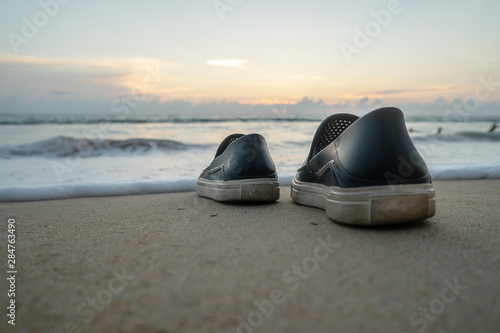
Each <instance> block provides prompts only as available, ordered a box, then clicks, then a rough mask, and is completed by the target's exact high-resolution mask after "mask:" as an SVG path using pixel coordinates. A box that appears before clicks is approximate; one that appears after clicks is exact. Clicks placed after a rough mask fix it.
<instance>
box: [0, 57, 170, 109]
mask: <svg viewBox="0 0 500 333" xmlns="http://www.w3.org/2000/svg"><path fill="white" fill-rule="evenodd" d="M174 67H177V65H176V64H173V63H169V62H166V61H164V60H162V59H157V58H97V59H73V58H69V59H59V58H45V57H33V56H23V55H16V56H12V55H5V54H0V77H2V79H3V80H2V81H0V98H1V97H8V96H12V95H21V96H29V98H34V99H36V98H43V97H47V96H59V97H61V96H63V95H66V96H67V95H68V92H77V93H78V94H79V95H80V96H82V97H87V98H89V99H91V98H98V97H109V96H116V95H117V94H125V93H130V92H131V91H133V90H134V89H137V88H138V87H139V88H140V87H141V84H142V83H143V82H144V78H145V77H146V76H148V75H156V77H160V76H161V81H162V83H163V84H160V85H158V86H157V87H155V88H154V89H153V88H151V89H148V91H144V92H143V94H145V95H155V96H156V95H161V94H162V93H164V92H165V91H170V90H171V89H172V85H173V83H172V82H171V80H170V81H169V80H167V79H166V78H167V77H168V72H167V71H168V70H169V69H171V68H174ZM167 81H168V82H167ZM150 86H151V85H150ZM177 88H178V87H177Z"/></svg>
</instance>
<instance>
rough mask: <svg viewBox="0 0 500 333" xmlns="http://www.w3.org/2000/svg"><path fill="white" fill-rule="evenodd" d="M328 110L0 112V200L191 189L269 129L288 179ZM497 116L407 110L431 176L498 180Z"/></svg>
mask: <svg viewBox="0 0 500 333" xmlns="http://www.w3.org/2000/svg"><path fill="white" fill-rule="evenodd" d="M326 116H327V115H315V116H312V115H310V116H307V117H297V116H291V115H279V116H278V115H273V117H252V116H248V117H234V116H229V117H227V116H224V117H217V116H210V117H202V116H193V117H189V116H171V115H169V116H161V115H134V116H127V117H126V118H123V117H122V118H116V117H111V116H109V117H103V116H100V115H96V114H94V115H71V116H69V115H19V114H0V201H27V200H44V199H63V198H74V197H88V196H114V195H128V194H146V193H165V192H180V191H192V190H195V188H196V179H197V177H198V176H199V174H200V173H201V171H202V170H203V169H204V168H205V167H207V166H208V165H209V164H210V162H211V161H212V159H213V157H214V155H215V151H216V150H217V147H218V146H219V144H220V143H221V141H222V140H223V139H224V138H225V137H226V136H228V135H229V134H232V133H244V134H249V133H260V134H262V135H263V136H264V137H265V138H266V140H267V142H268V146H269V150H270V152H271V155H272V157H273V159H274V161H275V164H276V167H277V170H278V174H279V180H280V184H281V185H290V182H291V180H292V178H293V176H294V175H295V172H296V170H297V168H298V167H299V166H300V165H301V164H302V163H303V162H304V160H305V158H306V156H307V154H308V152H309V148H310V144H311V140H312V138H313V136H314V134H315V132H316V130H317V128H318V126H319V124H320V123H321V121H322V120H323V119H324V118H326ZM495 122H498V123H500V115H498V116H497V115H493V116H485V117H474V118H469V119H466V120H464V119H458V120H447V119H443V118H442V117H439V116H425V117H418V116H413V117H411V116H407V117H406V124H407V128H408V130H409V132H410V136H411V138H412V140H413V142H414V144H415V146H416V148H417V150H418V151H419V152H420V154H421V155H422V157H423V158H424V160H425V161H426V163H427V165H428V167H429V170H430V173H431V176H432V179H433V180H451V179H491V178H500V129H497V130H496V131H493V132H488V130H489V129H490V128H491V127H492V124H493V123H495Z"/></svg>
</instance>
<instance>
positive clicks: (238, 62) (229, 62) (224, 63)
mask: <svg viewBox="0 0 500 333" xmlns="http://www.w3.org/2000/svg"><path fill="white" fill-rule="evenodd" d="M246 63H247V61H246V60H243V59H218V60H208V61H207V64H208V65H209V66H219V67H233V68H246V67H245V66H244V65H245V64H246Z"/></svg>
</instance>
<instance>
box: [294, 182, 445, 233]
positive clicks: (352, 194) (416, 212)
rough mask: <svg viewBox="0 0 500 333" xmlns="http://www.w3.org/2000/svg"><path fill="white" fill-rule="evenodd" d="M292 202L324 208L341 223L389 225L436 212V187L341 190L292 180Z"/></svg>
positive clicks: (395, 186)
mask: <svg viewBox="0 0 500 333" xmlns="http://www.w3.org/2000/svg"><path fill="white" fill-rule="evenodd" d="M291 197H292V200H293V201H294V202H296V203H298V204H300V205H305V206H312V207H317V208H321V209H323V210H325V211H326V215H327V216H328V217H329V218H330V219H332V220H334V221H337V222H341V223H347V224H355V225H388V224H398V223H405V222H410V221H418V220H424V219H426V218H429V217H432V216H434V214H435V213H436V196H435V192H434V187H433V186H432V184H417V185H387V186H371V187H358V188H340V187H331V186H325V185H321V184H311V183H305V182H300V181H298V180H296V179H295V178H294V179H293V181H292V190H291Z"/></svg>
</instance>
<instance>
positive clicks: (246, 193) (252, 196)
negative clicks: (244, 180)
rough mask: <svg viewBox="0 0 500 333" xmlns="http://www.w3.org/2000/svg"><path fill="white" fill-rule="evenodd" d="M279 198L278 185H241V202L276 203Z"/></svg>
mask: <svg viewBox="0 0 500 333" xmlns="http://www.w3.org/2000/svg"><path fill="white" fill-rule="evenodd" d="M279 198H280V188H279V183H277V182H276V183H269V184H268V183H265V184H248V185H241V200H242V201H276V200H278V199H279Z"/></svg>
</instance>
